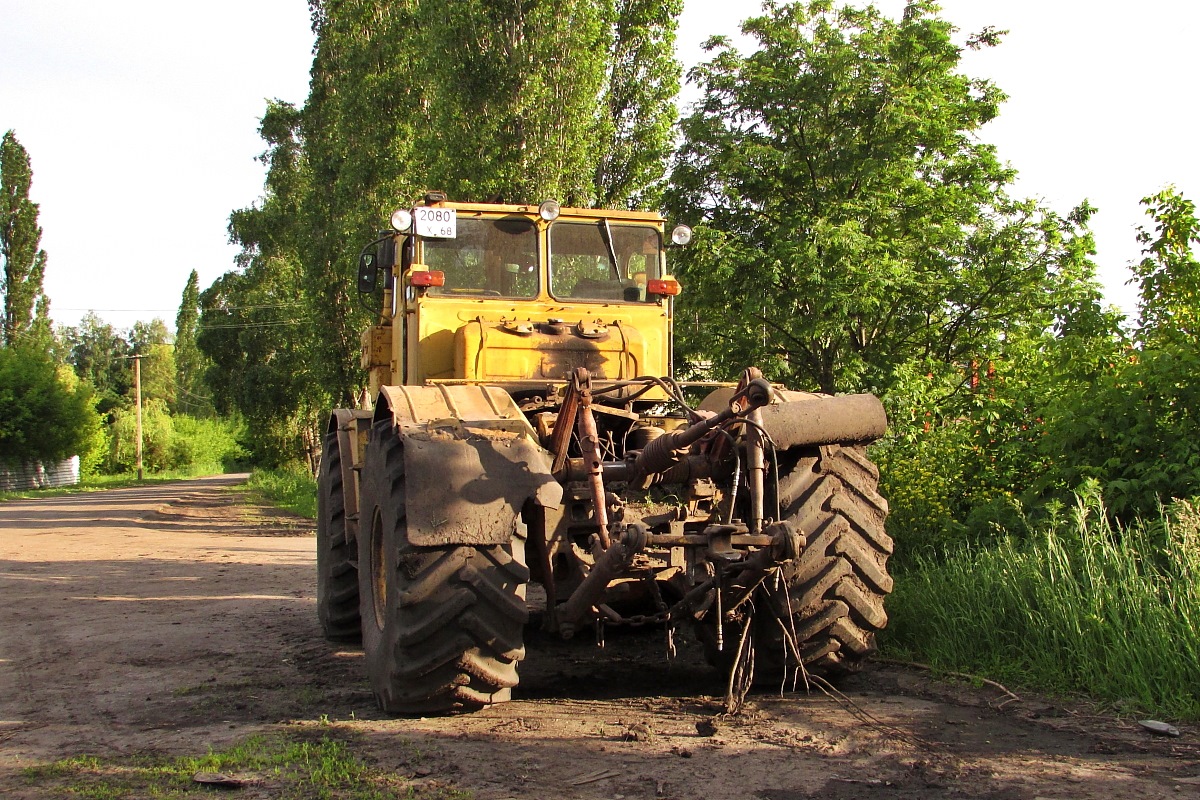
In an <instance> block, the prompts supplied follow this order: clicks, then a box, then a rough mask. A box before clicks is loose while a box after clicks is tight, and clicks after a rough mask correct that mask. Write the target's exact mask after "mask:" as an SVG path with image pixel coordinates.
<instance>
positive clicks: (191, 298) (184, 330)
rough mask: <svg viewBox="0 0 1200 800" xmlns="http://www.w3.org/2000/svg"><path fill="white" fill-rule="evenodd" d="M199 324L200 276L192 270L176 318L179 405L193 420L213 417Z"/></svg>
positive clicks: (177, 404) (176, 367)
mask: <svg viewBox="0 0 1200 800" xmlns="http://www.w3.org/2000/svg"><path fill="white" fill-rule="evenodd" d="M199 322H200V276H199V274H198V273H197V272H196V270H192V273H191V274H190V275H188V281H187V285H186V286H184V287H183V296H182V297H181V298H180V301H179V313H178V314H177V315H176V316H175V387H176V392H177V394H176V398H175V405H176V407H177V410H180V411H185V412H187V413H189V414H191V415H193V416H209V415H210V414H211V413H212V403H211V401H210V400H209V399H208V392H207V391H206V390H205V389H204V383H203V377H204V369H205V359H204V354H203V353H201V352H200V349H199V348H198V347H197V346H196V332H197V329H198V327H199Z"/></svg>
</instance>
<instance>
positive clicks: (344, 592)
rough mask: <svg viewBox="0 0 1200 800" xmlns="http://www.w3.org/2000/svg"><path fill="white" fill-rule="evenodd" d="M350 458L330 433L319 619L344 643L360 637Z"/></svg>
mask: <svg viewBox="0 0 1200 800" xmlns="http://www.w3.org/2000/svg"><path fill="white" fill-rule="evenodd" d="M349 459H350V454H349V453H343V452H342V446H341V445H340V444H339V437H338V433H337V431H332V432H330V433H328V434H326V435H325V444H324V448H323V450H322V453H321V471H320V474H319V475H318V478H317V617H318V619H320V621H321V628H322V630H324V632H325V636H326V637H328V638H330V639H342V640H345V639H357V638H358V637H359V635H360V626H359V613H358V605H359V603H358V567H357V563H356V560H357V557H358V549H357V544H356V542H355V533H356V531H355V525H356V522H355V521H354V520H351V519H348V515H347V513H346V486H345V478H346V470H344V469H343V467H344V466H345V465H347V464H349ZM351 491H353V487H351Z"/></svg>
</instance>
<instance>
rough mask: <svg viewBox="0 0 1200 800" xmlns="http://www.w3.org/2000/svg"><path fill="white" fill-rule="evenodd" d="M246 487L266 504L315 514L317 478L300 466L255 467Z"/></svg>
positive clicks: (297, 512) (298, 512) (302, 514)
mask: <svg viewBox="0 0 1200 800" xmlns="http://www.w3.org/2000/svg"><path fill="white" fill-rule="evenodd" d="M246 488H247V489H249V490H250V491H251V492H253V493H254V494H256V495H257V496H258V497H260V498H261V499H262V500H263V502H265V503H267V504H268V505H273V506H275V507H277V508H283V509H286V510H288V511H291V512H292V513H293V514H299V515H300V516H302V517H307V518H308V519H316V518H317V482H316V481H315V480H314V479H313V476H312V473H310V472H309V471H308V470H307V469H306V468H305V467H303V466H300V465H296V466H292V467H284V468H280V469H269V470H255V471H254V474H252V475H251V476H250V480H249V481H248V482H247V483H246Z"/></svg>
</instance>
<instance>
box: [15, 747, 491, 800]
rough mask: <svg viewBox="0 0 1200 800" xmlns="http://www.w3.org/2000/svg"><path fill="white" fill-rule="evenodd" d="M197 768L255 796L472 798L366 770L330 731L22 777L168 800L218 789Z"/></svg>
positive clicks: (97, 761) (89, 794) (67, 765)
mask: <svg viewBox="0 0 1200 800" xmlns="http://www.w3.org/2000/svg"><path fill="white" fill-rule="evenodd" d="M203 774H207V775H208V776H210V777H209V778H208V779H209V780H212V776H216V775H219V776H224V777H227V778H232V779H234V780H236V781H240V782H241V785H242V786H245V787H247V788H249V789H251V790H252V791H254V792H255V796H270V797H274V798H281V800H289V799H294V800H300V799H301V798H306V799H307V798H326V797H329V798H332V797H337V798H342V799H343V800H470V798H471V797H472V796H473V795H472V794H470V793H469V792H463V791H459V790H456V789H451V788H448V787H442V786H439V785H437V784H436V783H434V784H430V783H417V784H413V783H411V782H410V781H409V780H408V779H406V778H404V777H403V776H402V775H398V774H396V773H395V772H394V771H391V770H381V769H375V768H372V767H371V766H369V765H368V764H366V763H364V761H363V760H362V759H360V758H358V757H356V756H355V755H354V754H353V753H352V752H351V750H350V748H349V747H348V745H347V743H346V742H344V741H341V740H340V739H338V738H335V737H331V736H329V735H323V736H321V737H319V738H317V737H305V736H301V735H298V734H282V735H274V736H254V737H251V738H249V739H247V740H246V741H244V742H242V743H240V744H238V745H235V746H233V747H231V748H229V749H228V750H222V751H216V752H209V753H208V754H207V755H204V756H199V757H188V756H184V757H178V758H168V757H165V756H133V757H124V758H98V757H95V756H79V757H76V758H68V759H64V760H62V761H56V762H54V763H53V764H49V765H46V766H38V767H30V768H27V769H26V770H24V772H23V775H22V777H23V779H24V781H25V784H26V786H27V787H30V788H36V789H40V790H45V791H53V792H55V793H57V794H61V795H62V796H69V797H78V798H82V799H83V800H122V798H135V797H156V798H163V799H164V800H172V799H173V798H187V797H209V796H212V794H213V793H214V791H216V792H220V791H222V787H221V786H219V785H216V786H214V785H211V784H207V785H206V784H203V783H198V782H197V781H196V780H195V778H196V776H197V775H203ZM224 788H225V789H226V790H230V789H232V788H234V787H230V786H226V787H224Z"/></svg>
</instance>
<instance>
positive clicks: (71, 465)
mask: <svg viewBox="0 0 1200 800" xmlns="http://www.w3.org/2000/svg"><path fill="white" fill-rule="evenodd" d="M77 483H79V456H71V457H70V458H68V459H67V460H66V461H59V462H58V463H57V464H41V463H36V462H35V463H33V464H18V465H17V466H9V467H0V492H19V491H23V490H25V489H52V488H55V487H58V486H74V485H75V484H77Z"/></svg>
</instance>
